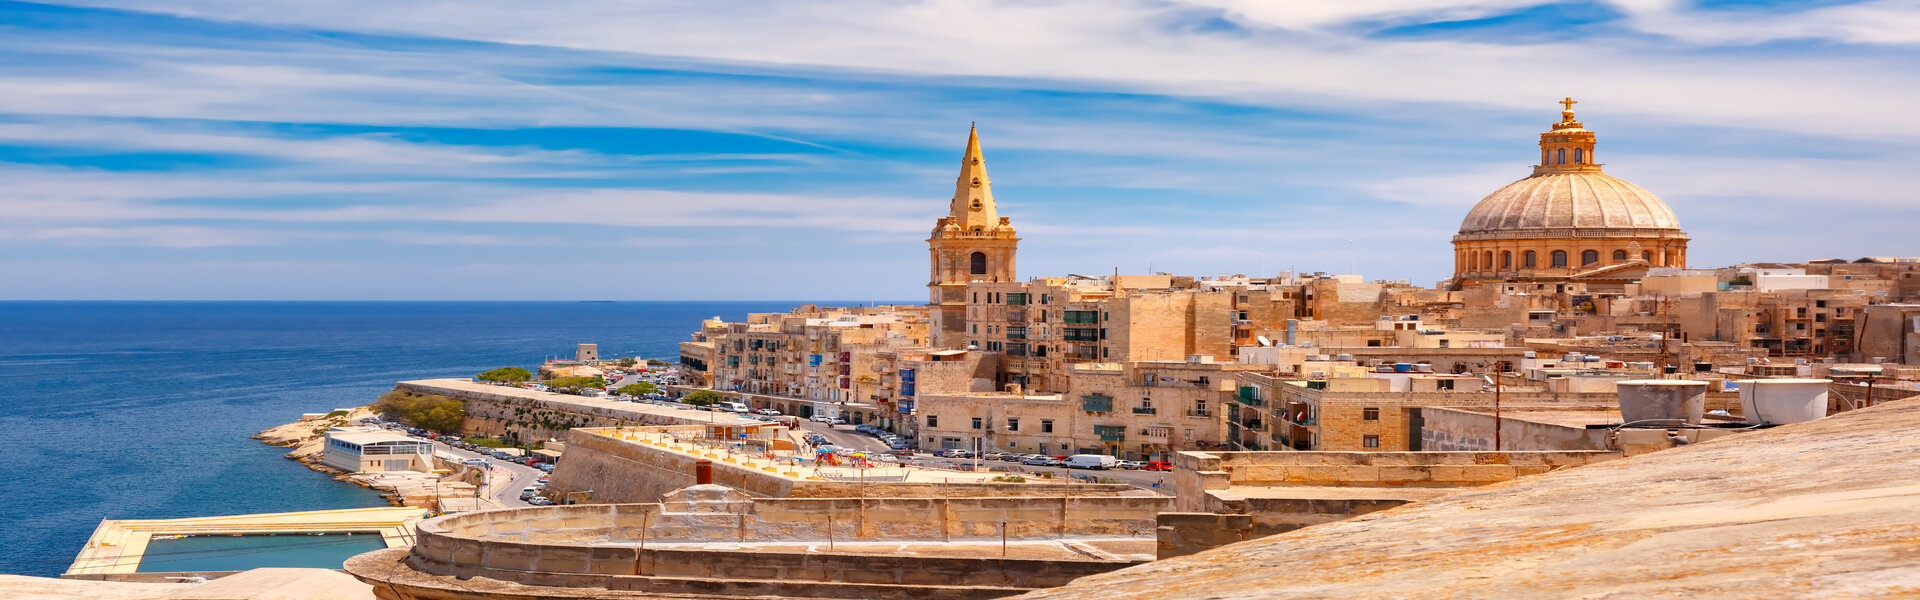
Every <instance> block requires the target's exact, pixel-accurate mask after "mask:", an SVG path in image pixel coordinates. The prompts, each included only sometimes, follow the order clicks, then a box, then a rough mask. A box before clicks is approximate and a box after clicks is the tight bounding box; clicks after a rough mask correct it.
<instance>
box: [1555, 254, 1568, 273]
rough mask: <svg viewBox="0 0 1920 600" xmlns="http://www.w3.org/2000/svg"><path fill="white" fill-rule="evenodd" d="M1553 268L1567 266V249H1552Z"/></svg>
mask: <svg viewBox="0 0 1920 600" xmlns="http://www.w3.org/2000/svg"><path fill="white" fill-rule="evenodd" d="M1553 268H1555V269H1564V268H1567V251H1565V250H1555V251H1553Z"/></svg>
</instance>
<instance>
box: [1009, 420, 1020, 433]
mask: <svg viewBox="0 0 1920 600" xmlns="http://www.w3.org/2000/svg"><path fill="white" fill-rule="evenodd" d="M1019 430H1020V420H1019V419H1015V418H1013V417H1008V418H1007V431H1019Z"/></svg>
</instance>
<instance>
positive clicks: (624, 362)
mask: <svg viewBox="0 0 1920 600" xmlns="http://www.w3.org/2000/svg"><path fill="white" fill-rule="evenodd" d="M613 364H616V365H620V366H622V367H631V366H634V365H637V364H640V361H638V360H634V358H633V357H631V356H629V357H626V358H622V359H620V360H617V361H614V363H613Z"/></svg>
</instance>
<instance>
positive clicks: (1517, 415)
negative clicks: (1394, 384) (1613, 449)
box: [1420, 407, 1607, 451]
mask: <svg viewBox="0 0 1920 600" xmlns="http://www.w3.org/2000/svg"><path fill="white" fill-rule="evenodd" d="M1420 418H1421V420H1422V425H1421V427H1420V447H1421V448H1424V449H1427V450H1435V451H1461V450H1467V451H1479V450H1492V449H1493V415H1491V414H1487V413H1483V412H1475V411H1469V410H1458V409H1450V408H1437V407H1428V408H1422V409H1420ZM1500 446H1501V447H1502V448H1506V449H1508V450H1523V451H1526V450H1530V451H1547V450H1606V449H1607V430H1605V429H1587V428H1585V427H1572V426H1567V425H1555V424H1552V423H1539V422H1535V421H1528V420H1526V413H1525V412H1509V413H1507V417H1506V418H1504V419H1501V420H1500Z"/></svg>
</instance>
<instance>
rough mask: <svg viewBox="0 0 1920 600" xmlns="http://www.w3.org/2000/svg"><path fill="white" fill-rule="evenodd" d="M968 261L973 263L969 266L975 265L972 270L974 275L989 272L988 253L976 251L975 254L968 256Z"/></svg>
mask: <svg viewBox="0 0 1920 600" xmlns="http://www.w3.org/2000/svg"><path fill="white" fill-rule="evenodd" d="M968 262H970V263H973V264H971V265H968V266H970V267H973V268H972V269H971V271H973V274H974V275H985V274H987V253H985V252H975V253H973V256H970V257H968Z"/></svg>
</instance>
